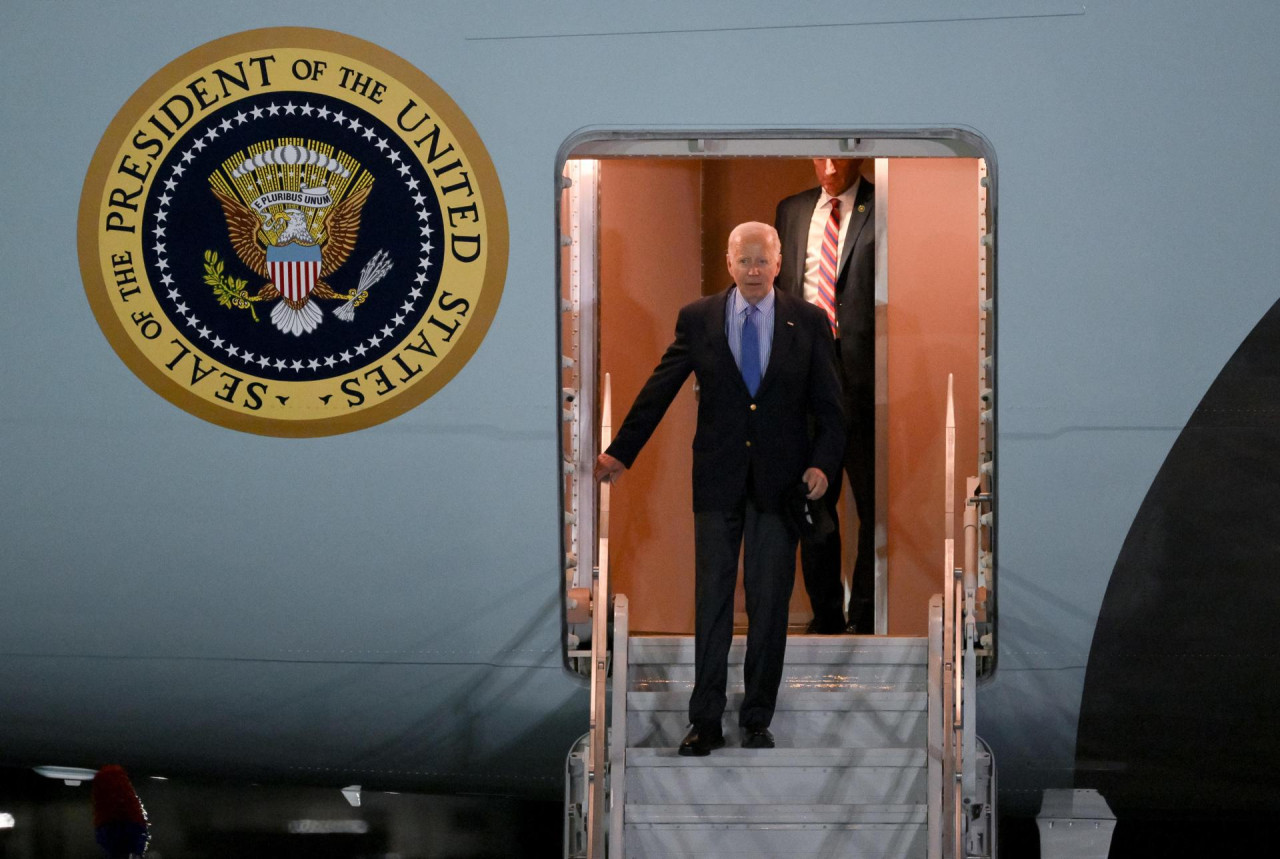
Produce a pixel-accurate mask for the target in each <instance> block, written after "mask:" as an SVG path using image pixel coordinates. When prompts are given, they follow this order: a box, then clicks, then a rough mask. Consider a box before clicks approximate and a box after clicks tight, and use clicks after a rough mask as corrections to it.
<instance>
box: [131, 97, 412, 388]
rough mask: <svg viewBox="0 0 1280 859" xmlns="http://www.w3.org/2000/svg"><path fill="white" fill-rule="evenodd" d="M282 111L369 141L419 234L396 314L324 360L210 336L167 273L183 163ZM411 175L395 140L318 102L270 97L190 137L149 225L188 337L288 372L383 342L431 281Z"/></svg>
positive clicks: (257, 365)
mask: <svg viewBox="0 0 1280 859" xmlns="http://www.w3.org/2000/svg"><path fill="white" fill-rule="evenodd" d="M281 113H283V114H285V115H288V116H295V115H301V116H307V117H310V116H315V117H316V118H318V119H323V120H328V121H330V122H333V123H335V124H337V125H345V126H346V127H347V128H348V129H349V130H351V131H353V132H355V133H357V134H359V135H361V136H362V137H364V138H365V139H366V140H369V141H371V142H372V143H373V145H374V146H375V147H376V148H377V149H378V151H379V152H380V153H382V155H383V156H384V157H385V158H386V159H387V160H388V162H390V165H391V167H392V168H393V169H394V170H395V171H396V172H397V173H398V174H399V176H400V177H402V179H403V181H404V183H405V187H406V188H407V189H408V190H409V191H410V192H411V193H412V194H413V204H414V207H415V212H416V214H417V218H418V222H419V225H418V232H419V235H420V237H421V242H420V244H419V258H418V267H417V271H416V274H415V275H414V277H413V280H414V283H415V285H414V286H413V287H412V288H411V289H410V290H409V294H408V298H407V299H406V300H405V302H404V304H403V305H402V306H401V308H400V310H399V312H398V313H397V314H396V315H395V316H394V317H392V319H391V320H390V322H389V323H388V324H387V325H386V326H384V327H383V328H382V329H381V330H380V331H379V332H378V333H376V334H374V335H373V336H371V337H369V338H368V340H366V341H362V342H360V343H358V344H356V345H355V346H354V347H352V348H348V349H344V350H342V351H341V352H336V353H334V354H332V355H326V356H325V357H323V358H319V357H314V358H310V359H308V360H306V361H302V360H298V359H292V360H285V359H283V358H274V357H272V356H269V355H266V354H258V353H256V352H253V351H250V350H249V349H246V348H244V347H242V346H240V345H238V344H235V343H230V342H228V341H226V340H224V339H223V338H222V337H218V336H215V335H214V333H213V331H212V330H211V329H210V328H209V327H208V326H206V325H204V324H203V323H202V322H201V321H200V319H199V318H198V317H197V316H196V315H195V313H194V311H192V310H191V308H189V307H188V306H187V305H186V304H185V303H184V302H183V301H182V292H181V289H180V288H179V286H178V285H176V283H175V279H174V276H173V274H172V273H170V271H169V261H168V256H167V250H166V245H165V221H166V220H167V219H168V217H169V204H170V203H171V202H172V201H173V197H172V196H171V195H170V193H169V192H170V191H172V190H174V189H175V188H176V187H177V186H178V184H179V182H178V180H179V179H180V178H181V177H182V175H183V174H184V173H185V172H186V170H187V166H188V165H189V164H190V163H191V162H192V161H194V160H195V159H196V157H197V155H198V154H199V153H200V152H201V151H202V150H204V149H205V147H207V146H208V145H209V144H210V143H211V142H213V141H214V140H216V139H217V138H218V137H220V136H221V135H223V134H225V133H226V132H227V131H230V130H231V129H233V128H237V127H239V126H242V125H245V124H247V123H251V122H252V121H253V120H257V119H261V118H262V117H263V116H264V115H265V116H278V115H280V114H281ZM411 173H412V170H411V168H410V167H409V165H408V163H406V162H404V161H402V158H401V155H400V152H399V151H398V150H397V149H396V148H395V144H394V142H388V141H387V140H386V139H384V138H382V137H379V136H378V134H377V130H376V128H374V127H373V126H372V125H366V124H365V123H362V122H360V121H359V119H358V118H357V117H355V116H350V117H349V116H346V115H345V114H343V113H342V112H341V111H337V112H335V111H331V110H329V109H328V108H327V107H324V106H323V105H321V106H320V107H315V106H313V105H311V104H310V103H307V102H304V103H303V104H295V103H294V102H293V101H292V100H290V101H287V102H285V103H284V104H277V103H276V101H272V102H271V103H270V104H268V105H267V106H266V107H265V108H264V107H262V106H261V105H256V104H255V105H254V106H253V107H252V108H251V109H249V110H247V111H246V110H244V109H241V110H240V111H238V112H237V113H236V115H235V116H233V117H225V118H223V120H222V121H221V122H218V123H214V124H212V125H210V126H209V128H208V129H207V130H206V131H205V133H204V134H202V135H200V136H198V137H195V138H194V139H193V140H192V141H191V143H190V145H189V147H188V148H187V149H186V151H184V152H183V153H182V155H181V156H180V158H179V163H177V164H175V165H174V167H173V170H172V171H171V173H170V175H169V177H168V179H166V180H165V182H164V188H165V190H164V193H162V194H161V195H160V196H159V197H158V198H156V200H157V202H158V203H159V204H160V205H159V207H158V209H157V210H156V213H155V224H154V226H153V227H152V231H151V232H152V236H153V238H154V240H155V244H154V246H153V248H152V249H153V250H154V251H155V253H156V268H157V269H159V270H160V273H161V276H160V284H161V286H162V287H164V288H165V289H166V290H167V293H166V294H167V296H168V298H169V300H170V301H172V302H174V310H175V312H176V314H177V315H178V316H180V317H182V319H183V320H184V321H185V322H186V325H187V327H188V328H189V329H190V331H189V332H188V336H189V337H191V339H192V340H195V339H196V338H197V337H199V338H200V339H202V340H204V341H205V342H206V343H207V344H208V348H209V351H210V352H213V351H218V352H221V353H223V354H224V355H226V356H227V357H230V358H234V359H236V360H237V361H238V362H240V363H241V364H243V365H244V366H245V367H247V368H249V369H250V370H255V369H268V368H270V369H274V370H277V371H284V370H289V371H292V372H294V373H302V372H304V371H319V370H321V369H324V370H328V369H330V368H332V367H335V366H337V365H338V364H346V363H349V362H350V361H352V360H354V359H355V358H360V357H363V356H364V355H365V353H367V352H368V351H370V350H371V349H374V348H376V347H378V346H379V345H381V344H382V342H383V341H384V340H385V339H387V338H389V337H392V336H393V335H394V334H395V332H396V330H397V329H399V328H400V326H402V325H404V324H405V322H406V321H407V320H409V319H411V318H413V311H414V308H415V307H416V304H417V301H418V299H420V298H422V296H423V289H424V288H425V287H426V286H427V284H428V283H429V282H430V280H431V277H430V274H429V272H430V269H431V266H432V262H431V256H430V254H431V251H432V250H433V249H434V245H433V244H432V242H431V237H432V235H433V234H434V232H435V231H434V229H433V228H432V226H431V213H430V212H428V211H427V209H426V203H427V198H426V197H425V196H424V195H423V194H422V193H421V192H420V191H419V190H418V188H419V185H420V184H421V183H420V182H419V181H418V179H417V178H415V177H414V176H412V175H410V174H411Z"/></svg>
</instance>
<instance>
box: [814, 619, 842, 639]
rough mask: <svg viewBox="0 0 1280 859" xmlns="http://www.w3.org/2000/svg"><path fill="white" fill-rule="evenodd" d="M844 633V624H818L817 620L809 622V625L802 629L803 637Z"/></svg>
mask: <svg viewBox="0 0 1280 859" xmlns="http://www.w3.org/2000/svg"><path fill="white" fill-rule="evenodd" d="M842 632H844V624H843V623H840V622H839V621H837V622H835V623H819V622H818V620H817V618H814V619H813V620H811V621H809V625H808V626H806V627H805V628H804V634H805V635H839V634H840V633H842Z"/></svg>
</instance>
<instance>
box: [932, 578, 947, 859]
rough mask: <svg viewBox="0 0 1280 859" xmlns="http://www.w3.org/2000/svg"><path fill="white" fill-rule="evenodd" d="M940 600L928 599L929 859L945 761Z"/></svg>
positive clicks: (938, 845)
mask: <svg viewBox="0 0 1280 859" xmlns="http://www.w3.org/2000/svg"><path fill="white" fill-rule="evenodd" d="M942 603H943V599H942V596H941V595H940V594H935V595H934V596H932V597H930V598H929V692H928V702H929V705H928V726H929V728H928V739H927V743H928V779H927V790H928V803H927V809H928V823H929V850H928V857H929V859H942V829H943V813H942V809H943V802H942V798H943V786H942V782H943V769H944V762H945V761H946V748H945V743H946V740H945V738H946V735H947V734H948V733H949V732H948V731H946V730H944V729H943V720H944V719H945V718H946V713H947V708H946V704H945V703H944V701H943V697H944V694H943V690H945V689H946V687H947V680H946V678H945V677H944V676H943V671H942V650H943V641H944V639H945V637H946V636H945V633H944V632H943V622H942V618H943V607H942Z"/></svg>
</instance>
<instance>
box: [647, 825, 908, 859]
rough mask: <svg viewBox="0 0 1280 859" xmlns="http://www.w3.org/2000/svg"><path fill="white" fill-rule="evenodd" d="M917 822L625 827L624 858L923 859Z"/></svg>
mask: <svg viewBox="0 0 1280 859" xmlns="http://www.w3.org/2000/svg"><path fill="white" fill-rule="evenodd" d="M927 829H928V828H927V826H926V825H925V824H923V823H917V824H877V823H867V824H848V825H822V826H811V825H809V824H772V823H766V824H716V823H692V824H680V823H677V824H655V823H628V824H627V825H626V845H627V846H626V853H627V857H628V859H695V857H696V859H719V857H725V859H728V857H735V859H775V857H776V859H847V857H851V856H857V857H859V859H924V857H925V856H926V854H927V850H928V831H927Z"/></svg>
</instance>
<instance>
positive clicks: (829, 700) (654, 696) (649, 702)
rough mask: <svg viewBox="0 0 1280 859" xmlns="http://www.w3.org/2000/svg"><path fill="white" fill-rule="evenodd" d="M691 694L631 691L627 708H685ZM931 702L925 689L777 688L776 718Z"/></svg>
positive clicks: (731, 701) (735, 701) (920, 706)
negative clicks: (795, 713)
mask: <svg viewBox="0 0 1280 859" xmlns="http://www.w3.org/2000/svg"><path fill="white" fill-rule="evenodd" d="M726 698H727V699H728V700H727V702H726V704H725V710H726V712H727V711H729V710H733V711H734V712H737V711H738V710H739V709H740V708H741V707H742V699H743V692H742V691H741V690H740V689H732V688H731V689H729V690H728V692H727V695H726ZM688 704H689V696H688V694H687V693H684V692H668V691H663V692H639V691H635V692H630V693H629V694H628V695H627V709H628V710H632V711H635V710H684V709H686V708H687V706H688ZM928 704H929V697H928V692H927V691H926V690H924V689H918V690H917V689H912V690H907V691H897V690H894V691H885V690H883V689H865V688H861V689H843V688H842V689H832V690H829V691H825V690H824V691H813V690H809V689H804V690H797V691H789V690H787V689H780V690H778V703H777V706H776V707H775V708H774V717H775V718H777V715H778V714H779V713H784V712H787V711H789V710H840V711H847V710H924V709H925V708H926V707H927V706H928Z"/></svg>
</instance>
